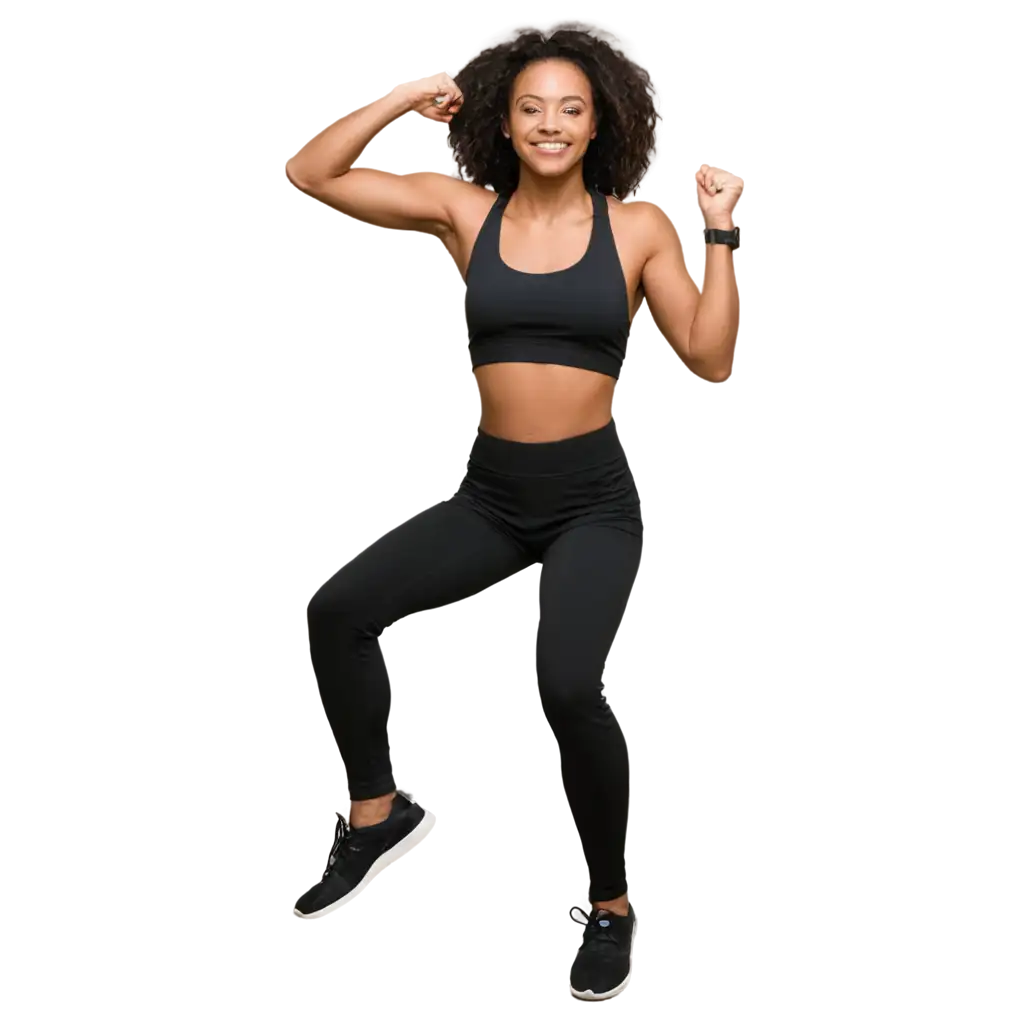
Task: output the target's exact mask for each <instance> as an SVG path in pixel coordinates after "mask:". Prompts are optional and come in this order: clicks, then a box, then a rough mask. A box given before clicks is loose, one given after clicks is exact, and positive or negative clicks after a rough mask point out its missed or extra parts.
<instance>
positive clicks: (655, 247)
mask: <svg viewBox="0 0 1024 1024" xmlns="http://www.w3.org/2000/svg"><path fill="white" fill-rule="evenodd" d="M607 198H608V211H609V214H610V215H611V216H613V217H616V216H617V217H621V218H622V221H623V224H625V225H627V230H628V231H629V232H630V234H631V235H633V236H634V237H636V238H637V240H638V245H639V246H640V247H641V248H642V249H643V252H644V257H645V259H649V258H650V257H651V256H653V255H654V254H655V253H656V252H660V251H661V250H662V249H664V248H665V247H666V246H673V245H678V244H679V236H678V234H677V233H676V229H675V226H674V225H673V224H672V221H671V220H670V219H669V216H668V214H666V213H665V211H664V210H663V209H662V208H661V207H660V206H658V205H657V204H656V203H649V202H647V201H645V200H643V199H633V200H631V201H630V202H628V203H624V202H623V201H622V200H621V199H616V198H615V197H614V196H608V197H607Z"/></svg>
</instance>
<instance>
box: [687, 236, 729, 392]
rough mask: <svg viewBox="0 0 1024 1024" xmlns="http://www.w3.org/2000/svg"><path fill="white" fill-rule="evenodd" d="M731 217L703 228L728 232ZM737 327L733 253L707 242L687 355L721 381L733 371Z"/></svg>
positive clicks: (727, 248)
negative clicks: (710, 369)
mask: <svg viewBox="0 0 1024 1024" xmlns="http://www.w3.org/2000/svg"><path fill="white" fill-rule="evenodd" d="M733 226H734V225H733V222H732V218H731V217H730V218H728V219H718V220H715V221H708V222H707V224H706V227H709V228H720V229H722V230H723V231H731V230H732V228H733ZM739 324H740V296H739V291H738V289H737V288H736V273H735V269H734V267H733V251H732V249H730V248H729V246H727V245H721V244H719V243H711V242H708V243H707V244H706V246H705V255H704V287H703V288H702V289H701V293H700V300H699V302H698V303H697V313H696V315H695V316H694V318H693V325H692V327H691V328H690V355H691V356H692V357H693V359H694V361H695V362H697V363H700V364H701V365H703V366H707V367H709V368H710V367H713V368H714V370H713V372H714V374H715V375H716V376H718V377H720V379H722V380H724V379H725V378H726V377H728V376H729V374H730V373H731V372H732V358H733V352H734V350H735V348H736V335H737V333H738V332H739Z"/></svg>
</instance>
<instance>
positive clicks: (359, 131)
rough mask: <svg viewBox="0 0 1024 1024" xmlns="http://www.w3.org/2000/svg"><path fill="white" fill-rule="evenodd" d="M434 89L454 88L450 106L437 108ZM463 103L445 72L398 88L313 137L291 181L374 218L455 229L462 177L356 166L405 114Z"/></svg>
mask: <svg viewBox="0 0 1024 1024" xmlns="http://www.w3.org/2000/svg"><path fill="white" fill-rule="evenodd" d="M435 94H437V95H441V94H447V100H446V102H445V104H443V105H442V106H440V107H435V106H434V105H433V103H432V98H433V95H435ZM461 101H462V93H461V92H460V91H459V90H458V87H457V86H456V85H455V83H454V82H453V81H452V80H451V79H450V78H448V77H447V76H446V75H444V74H443V73H442V74H441V75H435V76H432V77H431V78H427V79H422V80H420V81H419V82H409V83H406V84H405V85H399V86H396V87H395V88H394V89H392V90H391V92H389V93H388V94H387V95H386V96H382V97H381V98H380V99H378V100H375V101H374V102H373V103H369V104H367V105H366V106H365V107H360V108H359V109H358V110H355V111H353V112H352V113H351V114H348V115H347V116H345V117H343V118H341V120H339V121H335V122H334V124H332V125H330V126H329V127H328V128H325V129H324V130H323V131H322V132H320V134H319V135H317V136H316V137H315V138H313V139H311V140H310V141H309V142H307V143H306V145H305V146H303V147H302V149H300V150H299V152H298V153H296V154H295V156H293V157H292V158H291V159H290V160H289V161H288V162H287V164H285V173H286V174H287V175H288V180H289V181H290V182H291V183H292V184H293V185H294V186H295V187H296V188H297V189H299V190H300V191H302V192H305V193H306V195H309V196H312V197H313V198H314V199H317V200H319V201H320V202H322V203H325V204H326V205H327V206H330V207H332V208H333V209H335V210H339V211H340V212H341V213H345V214H348V216H350V217H354V218H355V219H356V220H361V221H364V222H365V223H367V224H375V225H377V226H378V227H382V228H395V229H398V230H401V231H422V232H425V233H426V234H433V235H441V234H444V233H446V232H449V231H451V230H453V218H452V209H453V207H454V203H455V201H456V198H455V197H456V195H457V190H458V188H459V186H460V185H461V184H462V183H461V182H459V181H458V180H456V179H454V178H450V177H448V176H446V175H444V174H437V173H435V172H433V171H421V172H417V173H415V174H390V173H388V172H387V171H378V170H374V169H372V168H369V167H356V168H353V167H352V164H353V163H354V162H355V161H356V159H358V157H359V154H360V153H362V151H363V150H364V149H365V148H366V145H367V143H368V142H369V141H370V139H372V138H373V137H374V136H375V135H376V134H377V133H378V132H379V131H380V130H381V129H382V128H384V127H385V125H388V124H390V123H391V122H392V121H394V120H396V119H397V118H399V117H401V116H402V114H405V113H408V112H409V111H411V110H416V111H418V112H420V113H423V114H424V116H427V117H431V118H432V119H434V120H439V121H447V120H450V119H451V117H452V116H453V115H454V114H455V113H457V112H458V108H459V106H460V105H461ZM428 107H429V108H430V109H429V112H428V109H427V108H428Z"/></svg>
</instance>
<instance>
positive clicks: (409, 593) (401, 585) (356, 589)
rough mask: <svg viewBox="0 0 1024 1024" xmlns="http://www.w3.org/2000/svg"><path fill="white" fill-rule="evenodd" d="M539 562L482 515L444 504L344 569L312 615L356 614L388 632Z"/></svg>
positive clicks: (419, 515) (408, 523) (321, 592)
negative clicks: (415, 614) (425, 611)
mask: <svg viewBox="0 0 1024 1024" xmlns="http://www.w3.org/2000/svg"><path fill="white" fill-rule="evenodd" d="M532 561H533V559H531V558H530V557H529V556H528V555H526V554H525V553H524V552H523V550H522V549H521V548H520V547H519V545H517V544H516V543H515V542H514V541H513V540H512V539H511V538H509V537H507V536H506V535H505V534H504V533H502V532H501V530H499V529H497V527H495V526H494V525H493V524H492V523H490V522H489V521H488V520H487V519H486V518H485V517H484V516H482V515H480V513H478V512H476V511H474V510H473V509H471V508H468V507H466V506H465V505H462V504H459V503H457V502H453V501H451V500H447V501H441V502H438V503H437V504H436V505H432V506H431V507H430V508H427V509H424V510H423V511H422V512H419V513H417V514H416V515H414V516H413V517H412V518H411V519H408V520H406V521H405V522H404V523H402V524H400V525H399V526H396V527H395V528H394V529H392V530H390V531H388V532H387V533H385V534H384V535H383V536H382V537H380V538H379V539H377V540H376V541H374V542H373V543H372V544H371V545H370V546H369V547H367V548H365V549H364V550H363V551H361V552H360V553H359V554H358V555H356V556H355V557H354V558H353V559H352V560H351V561H349V562H348V563H346V564H345V565H344V566H342V567H341V568H340V569H339V570H338V571H337V572H336V573H335V574H334V575H333V576H332V577H331V578H330V579H329V580H328V581H327V582H326V583H325V584H324V585H323V586H322V587H321V588H320V589H319V590H318V591H317V593H316V594H315V595H314V597H313V600H312V601H311V602H310V610H311V611H313V610H314V607H315V606H316V607H319V608H321V609H324V610H327V609H329V610H330V612H331V613H333V614H345V615H347V616H349V617H352V616H357V617H359V618H360V619H361V620H366V622H367V624H368V625H370V624H375V625H376V626H377V627H378V629H383V628H384V627H385V626H387V625H389V624H390V623H392V622H394V621H395V620H396V619H400V618H401V617H402V616H404V615H409V614H410V613H412V612H415V611H422V610H423V609H427V608H437V607H440V606H441V605H445V604H451V603H452V602H454V601H460V600H462V599H463V598H466V597H469V596H470V595H472V594H476V593H479V592H480V591H481V590H484V589H485V588H486V587H489V586H491V585H492V584H494V583H497V582H498V581H499V580H503V579H505V578H506V577H508V576H511V575H512V574H513V573H516V572H519V571H520V570H521V569H524V568H526V566H527V565H530V564H532Z"/></svg>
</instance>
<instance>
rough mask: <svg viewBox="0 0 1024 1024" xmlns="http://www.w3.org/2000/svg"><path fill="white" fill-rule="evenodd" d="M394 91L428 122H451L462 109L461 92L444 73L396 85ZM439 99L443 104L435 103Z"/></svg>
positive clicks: (453, 81)
mask: <svg viewBox="0 0 1024 1024" xmlns="http://www.w3.org/2000/svg"><path fill="white" fill-rule="evenodd" d="M394 91H395V92H396V93H398V94H399V95H401V96H402V97H403V99H405V100H406V102H407V103H408V105H409V109H410V110H415V111H416V113H417V114H422V115H423V117H425V118H427V119H428V120H430V121H451V119H452V118H453V117H454V116H455V115H456V114H457V113H458V112H459V110H460V109H461V107H462V90H461V89H460V88H459V87H458V85H456V84H455V80H454V79H453V78H451V77H450V76H449V75H448V74H446V73H445V72H444V71H440V72H438V73H437V74H436V75H430V76H428V77H427V78H421V79H419V80H418V81H416V82H406V83H405V84H404V85H397V86H395V90H394ZM439 98H440V99H443V101H444V102H442V103H435V102H434V100H435V99H439Z"/></svg>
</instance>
